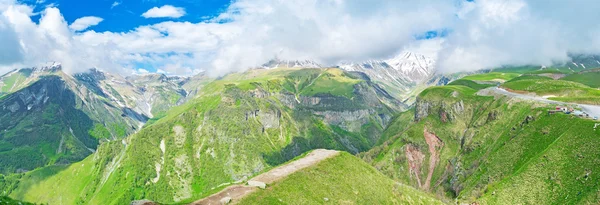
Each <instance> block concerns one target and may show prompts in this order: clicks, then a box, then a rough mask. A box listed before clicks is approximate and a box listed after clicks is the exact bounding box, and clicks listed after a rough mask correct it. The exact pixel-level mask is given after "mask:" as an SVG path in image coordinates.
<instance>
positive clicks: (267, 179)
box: [191, 149, 339, 205]
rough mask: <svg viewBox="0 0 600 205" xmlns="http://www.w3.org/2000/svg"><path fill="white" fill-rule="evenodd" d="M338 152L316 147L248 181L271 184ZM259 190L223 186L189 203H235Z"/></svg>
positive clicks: (239, 186) (214, 204)
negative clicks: (217, 190)
mask: <svg viewBox="0 0 600 205" xmlns="http://www.w3.org/2000/svg"><path fill="white" fill-rule="evenodd" d="M338 154H339V151H335V150H325V149H317V150H313V151H312V152H310V153H309V154H308V155H306V156H305V157H303V158H302V159H299V160H296V161H293V162H290V163H288V164H285V165H282V166H279V167H277V168H274V169H272V170H270V171H268V172H266V173H263V174H261V175H258V176H256V177H254V178H252V179H250V180H248V181H252V182H258V183H264V184H266V185H269V184H272V183H273V182H276V181H278V180H281V179H283V178H285V177H287V176H289V175H290V174H293V173H295V172H297V171H299V170H301V169H304V168H307V167H310V166H313V165H316V164H318V163H319V162H321V161H323V160H325V159H328V158H331V157H334V156H336V155H338ZM257 190H259V188H258V187H256V186H249V185H232V186H229V187H227V188H225V189H224V190H223V191H220V192H219V193H216V194H213V195H211V196H209V197H206V198H204V199H200V200H198V201H195V202H193V203H191V204H192V205H217V204H223V202H222V201H224V200H223V199H228V200H225V201H230V203H232V204H235V203H236V202H238V201H239V200H240V199H241V198H243V197H245V196H247V195H248V194H251V193H252V192H255V191H257Z"/></svg>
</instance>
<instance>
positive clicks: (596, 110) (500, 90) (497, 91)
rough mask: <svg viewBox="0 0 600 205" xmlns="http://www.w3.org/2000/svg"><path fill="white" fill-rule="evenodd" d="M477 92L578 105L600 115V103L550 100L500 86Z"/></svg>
mask: <svg viewBox="0 0 600 205" xmlns="http://www.w3.org/2000/svg"><path fill="white" fill-rule="evenodd" d="M477 94H478V95H481V96H494V94H497V95H498V94H499V95H504V96H509V97H514V98H519V99H523V100H531V101H536V102H543V103H547V104H556V105H571V106H577V107H579V108H581V110H582V111H584V112H586V113H588V114H590V116H592V117H600V106H598V105H587V104H578V103H566V102H560V101H554V100H549V99H546V98H544V97H540V96H535V95H527V94H520V93H513V92H509V91H508V90H505V89H503V88H499V87H491V88H486V89H483V90H480V91H479V92H477Z"/></svg>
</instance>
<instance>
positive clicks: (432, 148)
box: [423, 128, 444, 190]
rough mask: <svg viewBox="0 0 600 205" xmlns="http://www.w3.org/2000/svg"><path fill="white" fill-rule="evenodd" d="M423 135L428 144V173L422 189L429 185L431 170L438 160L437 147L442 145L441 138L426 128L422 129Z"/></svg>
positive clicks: (427, 187)
mask: <svg viewBox="0 0 600 205" xmlns="http://www.w3.org/2000/svg"><path fill="white" fill-rule="evenodd" d="M423 135H424V136H425V141H426V142H427V145H429V153H430V154H431V155H430V156H429V173H428V174H427V179H426V180H425V184H424V185H423V189H424V190H429V187H430V186H431V178H432V177H433V171H434V170H435V166H436V165H437V164H438V162H439V161H440V153H439V152H438V149H439V148H441V147H442V146H444V143H442V140H440V138H438V137H437V136H436V135H435V134H433V133H431V132H429V131H428V130H427V128H425V129H423Z"/></svg>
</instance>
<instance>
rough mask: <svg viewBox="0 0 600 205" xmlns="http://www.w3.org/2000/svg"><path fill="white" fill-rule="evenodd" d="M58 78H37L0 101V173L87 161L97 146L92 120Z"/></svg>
mask: <svg viewBox="0 0 600 205" xmlns="http://www.w3.org/2000/svg"><path fill="white" fill-rule="evenodd" d="M77 104H79V106H81V104H82V102H81V100H78V99H77V97H76V95H75V93H73V92H72V91H71V90H69V89H68V87H67V86H66V85H65V83H64V81H63V80H61V79H60V78H59V77H58V76H49V77H44V78H42V79H40V80H39V81H37V82H35V83H33V84H32V85H31V86H29V87H27V88H25V89H22V90H20V91H18V92H15V93H12V94H9V95H7V96H5V97H3V98H2V100H1V101H0V122H2V123H0V172H2V173H9V172H22V171H26V170H32V169H34V168H36V167H40V166H44V165H47V164H53V163H70V162H73V161H78V160H81V159H83V158H85V157H86V156H87V155H89V154H91V153H92V152H93V151H94V150H95V149H96V147H97V146H98V139H94V138H93V137H92V136H91V135H90V134H89V133H88V130H91V129H92V128H93V126H94V121H93V120H92V119H90V117H89V116H88V115H87V114H85V113H84V112H83V111H81V110H79V109H77V106H78V105H77Z"/></svg>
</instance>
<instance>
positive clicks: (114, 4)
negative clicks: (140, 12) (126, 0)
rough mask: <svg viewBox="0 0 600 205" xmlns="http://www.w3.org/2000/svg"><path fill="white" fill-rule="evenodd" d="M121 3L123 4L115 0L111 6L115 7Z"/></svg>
mask: <svg viewBox="0 0 600 205" xmlns="http://www.w3.org/2000/svg"><path fill="white" fill-rule="evenodd" d="M119 5H121V2H118V1H115V2H113V3H112V5H110V8H111V9H112V8H115V7H117V6H119Z"/></svg>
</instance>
